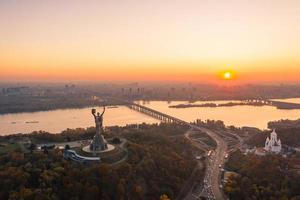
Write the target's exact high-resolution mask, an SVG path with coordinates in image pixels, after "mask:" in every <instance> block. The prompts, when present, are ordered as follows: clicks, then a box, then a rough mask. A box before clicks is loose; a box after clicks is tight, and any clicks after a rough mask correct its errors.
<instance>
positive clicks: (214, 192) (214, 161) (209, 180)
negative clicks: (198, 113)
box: [185, 125, 227, 200]
mask: <svg viewBox="0 0 300 200" xmlns="http://www.w3.org/2000/svg"><path fill="white" fill-rule="evenodd" d="M190 126H191V128H193V129H194V130H199V131H202V132H204V133H206V134H207V135H209V136H210V137H211V138H213V139H214V140H215V141H216V143H217V147H216V149H215V150H214V153H213V154H212V155H211V156H210V158H209V161H208V165H207V169H206V173H205V178H204V185H203V189H202V190H201V191H200V190H199V191H196V192H194V193H193V194H192V195H191V194H190V193H189V194H188V195H187V196H186V198H185V199H186V200H190V199H191V200H192V199H198V198H199V197H200V196H206V197H207V198H208V199H216V200H223V199H225V198H224V194H223V191H222V188H220V185H221V169H222V168H223V167H224V162H225V158H224V156H225V154H226V152H227V143H226V141H225V140H223V139H222V138H221V137H220V136H219V135H218V134H217V133H215V132H213V131H211V130H209V129H207V128H204V127H199V126H196V125H190Z"/></svg>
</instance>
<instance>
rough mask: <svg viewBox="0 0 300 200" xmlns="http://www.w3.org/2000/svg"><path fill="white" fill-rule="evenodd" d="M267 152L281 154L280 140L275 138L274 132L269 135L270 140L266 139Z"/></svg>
mask: <svg viewBox="0 0 300 200" xmlns="http://www.w3.org/2000/svg"><path fill="white" fill-rule="evenodd" d="M264 149H265V150H266V151H267V152H271V153H280V152H281V140H280V139H279V138H277V133H276V132H275V130H273V132H272V133H271V138H269V137H267V139H266V142H265V148H264Z"/></svg>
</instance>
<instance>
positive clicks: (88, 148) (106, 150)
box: [82, 144, 115, 154]
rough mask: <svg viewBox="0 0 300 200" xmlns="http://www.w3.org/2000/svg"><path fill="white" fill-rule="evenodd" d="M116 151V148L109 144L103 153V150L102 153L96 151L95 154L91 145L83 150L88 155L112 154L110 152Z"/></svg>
mask: <svg viewBox="0 0 300 200" xmlns="http://www.w3.org/2000/svg"><path fill="white" fill-rule="evenodd" d="M114 149H115V146H114V145H111V144H107V149H105V150H102V151H101V150H100V151H95V152H94V151H92V150H91V149H90V145H87V146H85V147H83V148H82V150H83V151H84V152H86V153H96V154H101V153H106V152H110V151H113V150H114Z"/></svg>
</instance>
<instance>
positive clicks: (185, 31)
mask: <svg viewBox="0 0 300 200" xmlns="http://www.w3.org/2000/svg"><path fill="white" fill-rule="evenodd" d="M0 18H1V20H0V27H1V33H0V34H1V37H0V43H1V45H0V60H1V63H0V68H1V74H0V79H1V80H18V81H20V80H26V81H28V80H31V81H56V80H60V81H62V80H66V81H69V80H93V81H100V80H105V81H115V80H125V81H126V80H127V81H128V80H130V81H131V80H135V81H141V80H143V81H162V80H164V81H166V80H167V81H195V82H208V83H217V84H223V82H222V81H220V75H219V74H220V73H223V72H224V71H227V70H231V71H234V72H235V74H236V77H235V83H237V84H239V83H249V82H250V83H262V82H263V83H268V82H273V83H274V82H280V83H295V82H299V76H300V68H299V64H300V60H299V59H300V46H299V44H300V39H299V35H300V2H299V1H297V0H289V1H284V0H275V1H267V0H264V1H260V0H254V1H234V0H229V1H206V0H201V1H193V0H187V1H178V0H175V1H156V0H155V1H145V0H142V1H135V0H129V1H115V0H114V1H106V0H102V1H95V0H90V1H80V0H75V1H68V0H62V1H51V0H44V1H37V0H28V1H17V0H12V1H11V0H3V1H1V2H0Z"/></svg>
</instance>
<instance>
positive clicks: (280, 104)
mask: <svg viewBox="0 0 300 200" xmlns="http://www.w3.org/2000/svg"><path fill="white" fill-rule="evenodd" d="M244 101H245V102H249V103H254V104H255V103H259V104H263V105H269V106H274V107H276V108H277V109H286V110H292V109H300V104H299V103H291V102H283V101H276V100H269V99H249V100H244Z"/></svg>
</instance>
